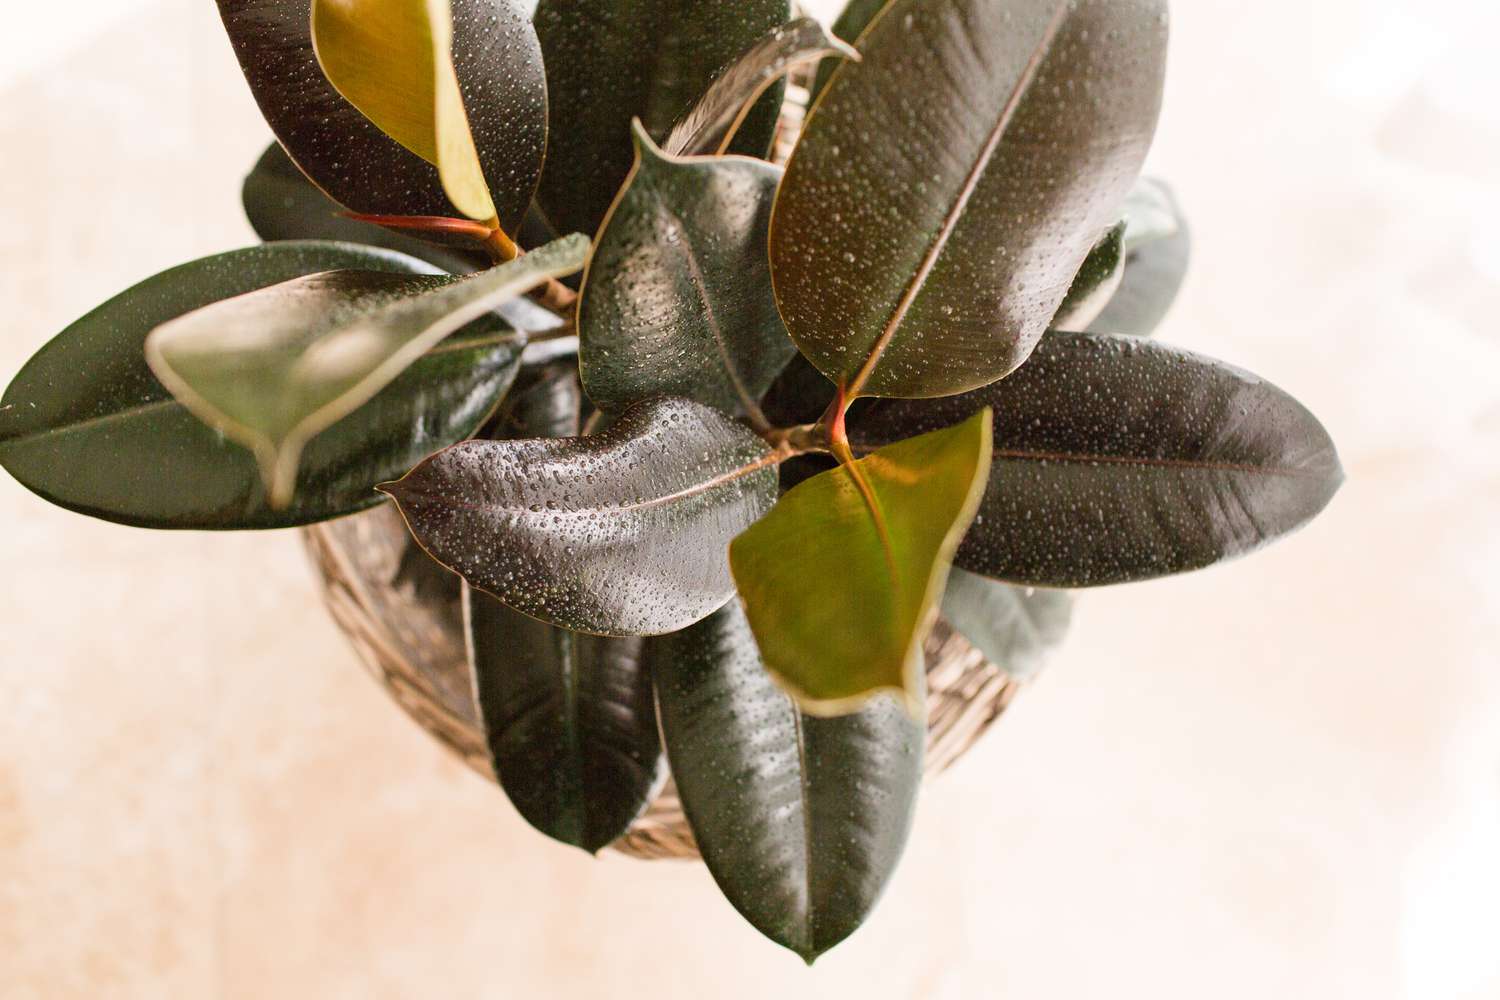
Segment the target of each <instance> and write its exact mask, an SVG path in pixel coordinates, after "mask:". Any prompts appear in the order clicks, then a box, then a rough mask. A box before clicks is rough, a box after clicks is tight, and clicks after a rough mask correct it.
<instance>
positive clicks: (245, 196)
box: [241, 142, 492, 274]
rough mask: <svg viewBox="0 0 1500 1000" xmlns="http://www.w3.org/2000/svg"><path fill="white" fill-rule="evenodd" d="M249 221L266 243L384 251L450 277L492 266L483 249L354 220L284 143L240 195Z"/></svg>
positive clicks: (264, 157)
mask: <svg viewBox="0 0 1500 1000" xmlns="http://www.w3.org/2000/svg"><path fill="white" fill-rule="evenodd" d="M241 200H242V201H243V202H244V206H245V217H246V218H247V219H248V220H249V221H250V226H251V228H253V229H254V230H255V233H256V235H257V236H259V237H260V238H261V239H263V240H268V241H270V240H337V241H339V242H343V243H362V244H364V245H365V246H372V247H385V248H386V249H388V250H396V251H399V252H400V253H404V254H408V255H410V256H412V257H416V258H419V259H421V260H425V261H427V262H428V263H429V264H431V265H433V266H434V267H436V268H438V269H439V270H442V271H447V272H448V273H449V274H471V273H473V272H474V271H482V270H484V269H485V268H487V267H489V266H490V265H491V263H492V262H491V261H490V259H489V256H488V255H487V254H485V253H484V252H483V251H480V250H469V251H466V250H462V249H459V248H456V247H446V246H438V245H436V244H433V243H429V242H427V241H426V240H421V239H417V238H416V237H414V236H409V235H407V234H405V233H403V232H400V231H398V230H395V229H386V228H384V227H382V226H377V225H375V224H373V223H369V222H360V221H359V220H357V219H350V218H347V217H346V216H344V215H342V214H341V213H342V212H343V211H344V207H343V206H342V205H340V204H339V203H338V202H336V201H334V200H333V199H332V198H330V197H328V196H327V195H326V194H324V193H323V192H322V191H319V190H318V188H317V186H316V185H314V184H313V182H312V181H310V180H308V179H307V177H306V175H304V174H303V173H302V171H301V170H299V169H298V168H297V165H296V164H295V163H293V162H292V160H291V157H289V156H287V155H286V150H284V149H282V148H281V144H280V143H276V142H273V143H271V145H270V146H268V147H267V148H266V151H265V152H264V153H262V154H261V157H260V159H259V160H257V161H256V163H255V166H254V168H253V169H251V171H250V173H249V175H248V176H247V177H246V178H245V184H244V187H243V188H242V190H241Z"/></svg>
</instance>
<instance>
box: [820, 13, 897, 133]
mask: <svg viewBox="0 0 1500 1000" xmlns="http://www.w3.org/2000/svg"><path fill="white" fill-rule="evenodd" d="M888 2H890V0H849V2H848V3H847V4H845V5H844V9H843V11H842V12H841V13H840V14H839V16H838V17H837V18H835V19H834V22H833V34H834V37H835V38H839V39H842V40H843V41H845V42H848V43H849V44H851V45H852V44H853V43H855V42H856V41H858V40H859V36H860V35H862V34H863V33H864V30H865V29H866V28H868V27H869V26H870V22H871V21H873V20H874V19H875V15H876V14H878V13H880V8H882V7H884V6H885V5H886V4H887V3H888ZM838 65H839V60H837V59H825V60H823V63H822V64H821V65H820V66H819V67H818V74H817V76H816V77H815V78H814V80H813V85H812V91H811V97H812V100H813V101H815V100H817V99H818V95H819V94H821V93H822V92H823V88H824V86H826V85H827V83H828V78H829V77H830V76H832V75H833V71H834V70H835V69H837V68H838ZM811 106H812V101H809V102H808V107H811Z"/></svg>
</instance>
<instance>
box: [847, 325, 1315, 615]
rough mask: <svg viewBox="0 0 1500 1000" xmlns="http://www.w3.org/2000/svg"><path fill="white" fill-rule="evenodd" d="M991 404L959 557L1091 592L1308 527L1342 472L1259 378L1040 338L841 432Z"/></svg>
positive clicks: (950, 415)
mask: <svg viewBox="0 0 1500 1000" xmlns="http://www.w3.org/2000/svg"><path fill="white" fill-rule="evenodd" d="M985 406H988V407H991V408H993V410H994V412H995V451H994V462H993V464H992V465H991V467H990V475H989V487H988V489H987V491H986V492H985V496H984V501H983V502H982V503H981V504H980V508H979V515H978V517H976V518H975V521H974V526H973V527H972V528H971V529H970V530H969V534H968V535H967V536H966V537H965V538H964V541H963V544H962V545H961V546H960V547H959V550H958V555H957V557H956V559H955V564H956V565H958V566H960V567H962V568H964V569H967V570H971V571H973V572H976V573H981V574H984V575H986V576H990V577H994V578H997V579H1002V580H1008V581H1011V582H1014V583H1024V584H1033V585H1037V586H1051V587H1089V586H1097V585H1100V584H1109V583H1124V582H1127V581H1130V580H1143V579H1149V578H1152V577H1158V576H1165V575H1167V574H1170V573H1180V572H1183V571H1186V570H1191V569H1197V568H1200V567H1203V566H1207V565H1209V564H1211V563H1214V562H1217V561H1219V560H1221V559H1226V558H1229V557H1231V556H1236V555H1240V554H1242V553H1245V552H1249V551H1251V550H1252V549H1255V548H1257V547H1259V546H1261V545H1264V544H1265V543H1267V542H1269V541H1271V540H1272V539H1274V538H1277V537H1278V536H1281V535H1284V534H1286V533H1287V532H1289V531H1292V530H1294V529H1296V528H1298V527H1300V526H1301V525H1303V524H1305V523H1306V522H1307V521H1308V520H1310V519H1311V518H1312V517H1313V516H1314V515H1315V514H1317V513H1318V512H1319V511H1320V510H1322V509H1323V507H1324V506H1325V505H1326V504H1327V503H1328V501H1329V499H1331V498H1332V496H1333V494H1334V493H1335V492H1336V491H1337V489H1338V487H1339V484H1340V483H1341V482H1342V481H1343V471H1342V469H1341V468H1340V466H1339V460H1338V455H1337V453H1336V452H1335V450H1334V447H1333V442H1332V441H1331V440H1330V439H1329V437H1328V433H1327V432H1326V431H1325V430H1324V429H1323V427H1322V425H1320V424H1319V423H1318V421H1317V419H1316V418H1315V417H1314V416H1313V415H1312V414H1311V413H1309V412H1308V411H1307V409H1306V408H1305V407H1303V406H1302V405H1301V404H1300V403H1298V402H1297V401H1296V400H1294V399H1293V398H1291V397H1290V396H1288V395H1287V394H1286V393H1284V392H1282V391H1281V390H1280V389H1278V388H1276V387H1275V386H1273V385H1271V384H1270V383H1268V382H1265V381H1262V380H1261V379H1259V378H1257V377H1256V376H1254V375H1251V374H1250V373H1248V372H1245V371H1243V370H1241V369H1238V368H1234V367H1231V366H1229V365H1226V364H1223V363H1221V362H1218V361H1214V360H1211V359H1209V358H1205V357H1202V356H1199V355H1196V354H1192V353H1190V352H1188V351H1183V350H1180V349H1178V348H1173V347H1167V346H1164V345H1160V344H1154V343H1151V342H1149V341H1141V340H1139V339H1136V338H1131V337H1114V336H1103V335H1097V334H1085V333H1053V334H1049V335H1048V336H1047V337H1045V338H1043V340H1042V342H1041V344H1040V345H1039V346H1038V348H1037V350H1036V352H1035V353H1034V354H1033V355H1032V357H1031V360H1029V361H1027V363H1026V364H1025V365H1023V366H1022V367H1021V369H1020V370H1019V371H1017V372H1016V373H1015V374H1013V375H1011V376H1010V377H1009V378H1007V379H1005V380H1004V381H1001V382H997V383H995V384H994V385H991V386H988V387H986V388H984V389H982V390H979V391H977V392H971V393H966V394H964V395H962V396H953V397H949V398H946V399H940V400H921V401H918V400H911V401H901V400H878V401H875V402H873V403H872V404H871V405H870V406H869V407H868V408H866V409H864V410H863V411H861V412H860V413H859V414H858V415H857V416H851V425H850V436H851V438H853V440H854V441H855V444H856V450H858V448H859V447H861V446H863V447H876V446H879V445H882V444H884V443H885V442H887V441H892V440H899V439H901V438H904V437H906V436H908V435H910V434H914V433H918V432H922V431H928V430H931V429H933V428H938V427H946V426H951V425H952V424H954V423H956V422H957V421H961V420H965V419H967V418H969V417H970V415H971V414H972V413H974V411H975V410H977V409H978V408H980V407H985Z"/></svg>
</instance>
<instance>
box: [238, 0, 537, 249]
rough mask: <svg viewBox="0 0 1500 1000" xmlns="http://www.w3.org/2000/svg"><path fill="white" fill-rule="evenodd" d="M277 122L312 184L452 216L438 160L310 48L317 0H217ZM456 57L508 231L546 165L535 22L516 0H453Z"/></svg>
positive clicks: (355, 205) (362, 204)
mask: <svg viewBox="0 0 1500 1000" xmlns="http://www.w3.org/2000/svg"><path fill="white" fill-rule="evenodd" d="M219 13H220V15H221V16H222V18H223V20H224V27H225V29H226V30H227V31H228V33H229V38H230V41H231V42H232V43H233V45H234V49H235V55H236V56H238V57H239V61H240V67H241V68H242V69H243V70H244V72H245V78H246V79H247V80H248V81H249V83H250V89H251V91H252V92H253V93H254V95H255V99H256V102H257V103H258V104H259V105H260V109H261V113H262V114H264V115H265V117H266V121H267V122H268V123H269V124H270V126H271V129H272V131H274V132H275V133H276V136H277V138H278V139H280V140H281V142H282V143H283V145H285V146H286V148H287V150H288V151H289V152H290V153H291V155H292V158H293V160H295V161H296V162H297V164H298V165H299V166H301V167H302V169H303V170H305V171H307V173H308V175H309V176H311V177H312V178H313V180H314V181H316V182H317V184H318V186H319V187H320V188H322V189H323V190H324V191H326V192H327V193H328V194H329V195H330V196H331V197H332V198H334V199H335V200H336V201H338V202H339V203H340V204H342V205H344V206H346V207H347V208H350V209H353V210H354V211H357V212H363V213H368V214H373V215H437V216H441V215H451V214H452V211H451V209H450V208H449V202H448V198H447V196H446V195H445V194H444V192H443V185H442V182H441V179H440V178H439V175H438V170H437V168H436V167H434V166H432V165H431V164H430V163H428V162H426V161H425V160H423V159H422V158H421V157H420V156H418V155H417V154H416V153H413V152H411V151H410V150H408V149H406V148H404V147H403V146H401V144H400V143H398V142H396V140H394V139H392V138H390V137H389V136H387V135H385V134H384V133H383V132H381V131H380V129H379V128H377V127H376V126H375V124H374V123H373V122H371V121H370V120H369V119H368V118H366V117H365V116H364V115H363V114H361V113H360V112H359V110H358V109H356V108H355V107H354V105H352V104H350V103H349V102H348V101H347V100H345V99H344V98H343V97H341V96H340V95H339V93H338V91H337V90H336V89H334V87H333V85H332V84H331V83H329V82H328V79H327V77H325V76H324V75H323V71H322V69H321V68H319V66H318V61H317V58H316V57H315V55H314V54H313V48H312V32H311V24H312V0H219ZM453 21H454V36H453V40H454V44H453V65H454V69H455V71H456V73H457V76H458V82H459V85H460V87H461V89H462V91H463V96H464V105H465V108H466V110H467V113H468V117H469V124H470V126H471V129H472V134H473V136H474V143H475V147H476V149H477V150H478V153H479V161H480V163H481V164H482V165H483V168H484V176H485V179H486V181H487V182H488V184H489V189H490V192H491V193H492V195H493V197H494V201H495V205H496V208H497V211H498V214H499V219H500V224H501V226H502V227H504V229H505V231H506V232H507V233H514V232H516V229H517V227H518V226H519V225H520V222H521V219H522V217H523V216H524V215H525V213H526V209H527V206H528V205H529V204H530V203H531V196H532V192H533V191H535V189H536V184H537V178H538V177H539V175H540V173H541V168H542V156H543V153H544V151H545V149H546V144H547V91H546V82H545V76H544V74H543V70H542V60H541V48H540V46H539V45H538V43H537V39H536V35H535V32H534V31H532V29H531V26H530V24H529V23H527V21H526V19H525V18H524V17H523V16H522V14H521V13H520V11H519V10H518V9H517V6H516V4H514V3H513V2H512V0H453Z"/></svg>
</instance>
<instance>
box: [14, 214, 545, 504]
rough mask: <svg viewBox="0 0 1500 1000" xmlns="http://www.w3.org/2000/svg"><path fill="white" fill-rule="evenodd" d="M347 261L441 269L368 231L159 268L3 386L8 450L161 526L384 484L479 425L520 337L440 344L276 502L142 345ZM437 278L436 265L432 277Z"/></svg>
mask: <svg viewBox="0 0 1500 1000" xmlns="http://www.w3.org/2000/svg"><path fill="white" fill-rule="evenodd" d="M337 268H357V269H360V270H362V271H383V272H387V273H388V274H389V275H390V276H391V277H392V278H393V279H400V280H408V279H409V278H410V276H411V275H414V274H423V273H426V272H430V270H431V269H430V268H429V267H428V266H427V265H425V264H423V263H422V262H421V261H418V260H415V259H412V258H409V257H403V256H402V255H400V254H396V253H392V252H390V251H386V250H377V249H373V248H369V247H357V246H352V245H347V244H335V243H292V242H287V243H276V244H268V245H266V246H262V247H253V248H250V249H247V250H236V251H232V252H230V253H225V254H219V255H217V256H214V257H207V258H204V259H203V260H198V261H194V262H192V263H189V264H183V265H182V266H180V267H176V268H173V269H171V270H169V271H165V272H163V273H161V274H158V275H156V276H155V277H152V278H148V279H147V280H145V281H144V282H141V283H140V284H138V285H136V286H135V287H133V288H131V289H129V290H127V291H125V292H122V293H121V294H120V295H118V296H116V297H115V298H113V299H111V300H109V301H108V302H106V303H104V304H103V305H101V306H99V307H98V308H97V309H95V310H94V311H93V312H91V313H89V314H88V315H87V316H84V317H83V318H82V319H80V320H78V321H77V322H76V323H73V324H72V325H71V326H69V327H68V328H67V329H66V330H64V331H63V332H62V333H61V334H59V335H58V336H57V337H56V338H55V339H53V340H52V341H51V342H50V343H48V344H47V345H46V346H45V347H44V348H42V350H41V351H39V352H38V353H37V354H36V356H35V357H33V358H32V360H31V361H30V362H29V363H28V364H27V365H26V367H25V368H23V369H22V370H21V372H20V374H18V375H17V376H16V378H15V380H14V381H13V382H12V383H11V385H10V388H9V389H7V390H6V393H5V395H4V397H3V399H0V464H4V466H5V467H6V469H7V470H9V471H10V473H11V474H12V475H14V476H15V477H16V479H18V480H19V481H20V482H21V483H22V484H24V485H25V486H26V487H27V488H29V489H31V490H32V491H34V492H36V493H38V494H40V495H41V496H43V497H45V498H46V499H48V500H50V501H52V502H53V503H56V504H58V505H60V506H63V507H67V508H70V509H72V510H76V511H79V512H81V513H84V514H89V515H91V516H94V517H99V518H103V519H105V520H110V521H118V522H120V523H124V524H132V525H139V526H142V527H151V528H213V529H227V528H276V527H288V526H292V525H298V524H306V523H309V522H312V521H319V520H325V519H327V518H330V517H336V516H339V515H341V514H348V513H352V512H354V511H357V510H362V509H364V508H366V507H370V506H373V505H374V504H376V503H378V502H379V501H380V494H378V493H376V492H375V490H374V485H375V484H376V483H378V482H381V481H382V480H385V479H389V478H390V477H391V476H393V475H400V474H401V473H402V472H404V471H405V470H406V469H409V468H411V466H412V465H413V464H414V463H415V462H417V461H419V460H420V459H421V458H422V457H423V456H425V455H427V454H430V453H431V452H432V451H433V450H435V449H437V448H441V447H444V446H446V445H449V444H452V443H453V442H454V441H457V440H461V439H462V438H464V437H467V436H468V435H470V434H472V433H473V432H474V430H475V429H476V428H477V427H479V425H480V423H481V422H482V421H483V420H484V418H485V416H486V415H487V414H488V413H489V412H490V411H491V410H492V409H493V408H494V406H495V403H496V401H497V400H498V399H499V398H500V397H501V396H502V395H503V394H504V392H505V389H506V387H508V386H509V384H510V381H511V379H512V378H513V377H514V375H515V371H516V367H517V363H518V359H519V356H520V349H519V347H518V346H517V345H516V344H515V343H512V342H509V340H508V339H507V340H505V341H501V342H497V341H496V335H497V334H505V333H507V332H508V328H507V327H506V326H505V325H504V324H503V323H501V322H500V321H499V320H498V319H493V318H489V319H485V320H483V321H481V322H480V323H477V324H475V325H474V326H473V327H472V328H471V329H470V330H466V331H464V332H463V333H462V334H460V335H458V336H457V337H455V338H452V339H450V340H449V341H448V342H447V343H445V344H444V345H443V346H442V348H441V349H440V350H438V351H433V352H429V353H428V354H427V355H426V356H425V357H423V358H422V360H420V361H418V362H417V363H416V364H415V365H413V366H412V367H411V368H408V369H407V370H406V371H405V372H404V373H403V374H402V375H401V376H400V377H398V378H397V379H396V380H395V381H394V382H393V383H391V384H390V385H389V386H387V387H386V388H385V389H384V390H382V391H381V392H380V393H378V394H377V395H376V396H375V397H374V398H373V399H372V400H371V401H370V402H368V403H367V404H365V405H364V406H363V407H361V408H360V409H359V410H358V411H357V412H356V413H355V414H353V415H352V416H351V417H349V419H347V420H345V421H342V422H340V423H339V424H337V425H335V427H333V428H331V429H330V430H329V431H328V432H326V433H324V434H321V435H319V436H318V437H316V438H314V439H313V440H312V442H311V443H310V444H309V445H308V447H307V449H306V450H305V452H304V453H303V456H302V474H301V477H300V482H299V489H298V491H297V493H296V494H295V496H294V497H293V498H292V503H291V505H290V506H288V507H287V508H285V509H283V510H273V509H272V508H271V507H270V505H269V503H268V502H267V498H266V494H265V491H264V489H263V487H262V484H261V478H260V476H259V475H258V474H257V470H256V465H255V460H254V459H253V458H252V456H251V454H250V453H249V452H248V451H246V450H245V449H244V448H242V447H240V446H239V445H237V444H235V443H233V442H232V441H228V440H226V439H225V438H224V437H223V436H222V435H220V434H218V433H216V432H215V431H213V430H212V429H211V428H209V427H207V426H206V425H204V424H203V423H202V422H200V421H199V420H197V419H196V418H195V417H193V416H192V415H191V414H190V413H189V412H188V411H187V410H186V409H185V408H184V407H183V406H182V404H181V403H179V402H177V400H176V399H174V398H173V397H172V395H171V394H170V393H169V392H168V391H167V390H166V389H165V388H164V387H163V386H162V385H161V383H160V382H158V381H157V379H156V377H155V376H154V375H153V374H152V373H151V369H150V368H149V367H148V366H147V364H146V359H145V355H144V353H143V345H144V342H145V339H146V335H147V334H148V333H149V332H150V331H151V330H152V329H154V328H155V327H157V326H158V325H160V324H161V323H164V322H166V321H168V320H171V319H174V318H175V317H178V316H181V315H183V314H184V313H187V312H190V311H192V310H194V309H198V308H200V307H202V306H205V305H208V304H210V303H213V302H216V301H220V300H222V299H225V298H228V297H231V296H235V295H240V294H243V293H246V292H250V291H253V290H255V289H257V288H263V287H267V286H270V285H274V284H277V283H279V282H283V281H288V280H291V279H294V278H297V277H300V276H303V275H308V274H313V273H317V272H322V271H328V270H332V269H337ZM423 280H430V279H423Z"/></svg>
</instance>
